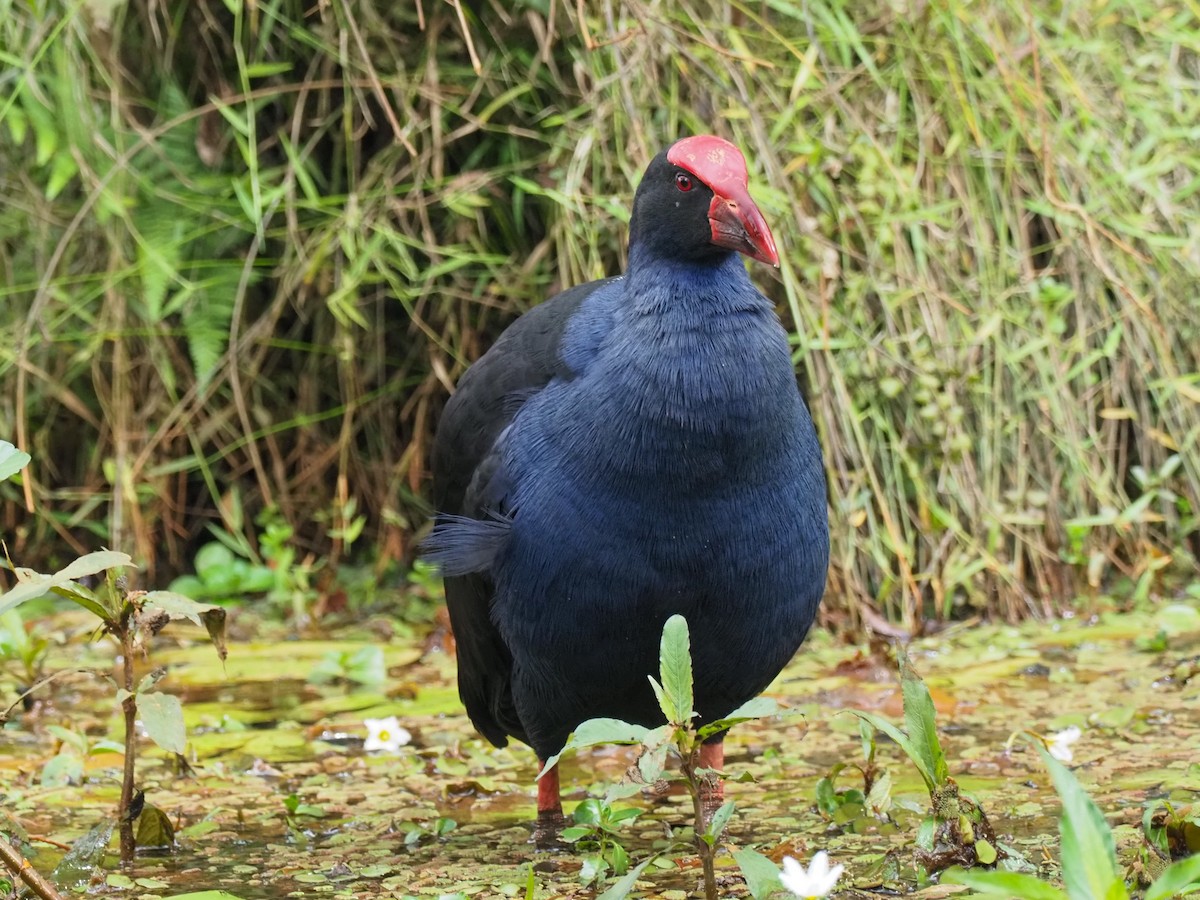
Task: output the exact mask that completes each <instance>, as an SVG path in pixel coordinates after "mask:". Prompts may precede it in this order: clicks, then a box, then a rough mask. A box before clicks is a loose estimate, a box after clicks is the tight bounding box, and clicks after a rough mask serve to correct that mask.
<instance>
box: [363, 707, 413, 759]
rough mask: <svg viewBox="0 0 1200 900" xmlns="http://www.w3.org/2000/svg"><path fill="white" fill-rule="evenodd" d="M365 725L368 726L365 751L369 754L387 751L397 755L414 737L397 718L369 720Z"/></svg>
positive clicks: (364, 745)
mask: <svg viewBox="0 0 1200 900" xmlns="http://www.w3.org/2000/svg"><path fill="white" fill-rule="evenodd" d="M363 724H365V725H366V726H367V739H366V741H364V742H363V749H364V750H366V751H367V752H370V751H372V750H385V751H387V752H388V753H396V752H398V751H399V750H400V748H401V747H403V746H404V745H405V744H407V743H408V742H409V741H411V740H412V735H411V734H409V733H408V730H407V729H405V728H404V727H402V726H401V725H400V720H399V719H397V718H396V717H395V716H388V717H387V718H386V719H367V720H366V722H364V723H363Z"/></svg>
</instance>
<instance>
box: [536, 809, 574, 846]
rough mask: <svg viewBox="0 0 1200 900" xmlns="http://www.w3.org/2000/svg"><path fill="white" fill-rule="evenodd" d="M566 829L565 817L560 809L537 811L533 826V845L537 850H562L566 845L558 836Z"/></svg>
mask: <svg viewBox="0 0 1200 900" xmlns="http://www.w3.org/2000/svg"><path fill="white" fill-rule="evenodd" d="M566 827H567V817H566V816H564V815H563V813H562V810H561V809H542V810H538V815H537V823H536V824H535V825H534V826H533V843H534V846H536V847H537V848H538V849H539V850H562V849H564V848H565V847H566V846H567V845H566V843H565V842H564V841H563V840H562V839H561V838H560V837H559V834H560V833H561V832H562V830H563V829H564V828H566Z"/></svg>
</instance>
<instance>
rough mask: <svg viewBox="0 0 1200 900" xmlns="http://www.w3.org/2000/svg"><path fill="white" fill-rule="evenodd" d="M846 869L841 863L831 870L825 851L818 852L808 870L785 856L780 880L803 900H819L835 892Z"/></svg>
mask: <svg viewBox="0 0 1200 900" xmlns="http://www.w3.org/2000/svg"><path fill="white" fill-rule="evenodd" d="M844 868H845V866H843V865H841V864H840V863H839V864H838V865H836V866H834V867H833V868H830V867H829V854H828V853H826V852H825V851H824V850H820V851H818V852H817V855H816V856H814V857H813V858H812V862H810V863H809V864H808V869H807V870H806V869H805V868H804V866H802V865H801V864H800V863H798V862H797V861H796V860H794V859H792V858H791V857H790V856H785V857H784V858H783V873H782V874H781V875H780V876H779V880H780V881H781V882H783V886H784V887H785V888H787V889H788V890H789V891H791V892H792V893H793V894H795V895H796V896H797V897H800V898H802V900H817V898H818V897H824V896H825V895H826V894H828V893H829V892H830V891H832V890H833V888H834V886H835V885H836V884H837V883H838V879H839V878H841V877H842V870H843V869H844Z"/></svg>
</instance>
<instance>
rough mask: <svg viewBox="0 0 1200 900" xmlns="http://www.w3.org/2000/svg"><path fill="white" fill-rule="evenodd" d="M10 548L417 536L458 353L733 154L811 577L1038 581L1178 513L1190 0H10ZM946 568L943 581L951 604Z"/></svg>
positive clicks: (1034, 598)
mask: <svg viewBox="0 0 1200 900" xmlns="http://www.w3.org/2000/svg"><path fill="white" fill-rule="evenodd" d="M0 65H2V66H3V69H2V71H0V83H2V84H3V86H4V87H3V90H2V91H0V189H2V191H3V197H4V202H3V204H0V298H2V300H0V436H7V437H10V438H11V439H13V440H14V441H15V442H16V443H17V444H18V446H20V447H22V448H23V449H25V450H28V451H29V452H30V453H31V454H32V455H33V458H34V462H33V464H32V466H31V467H30V468H29V469H28V470H27V471H26V476H25V479H24V481H23V483H20V484H16V483H12V482H10V483H8V484H6V485H4V486H2V487H0V531H2V532H3V535H4V537H5V540H6V541H7V543H8V547H9V550H10V552H11V553H12V554H13V558H14V560H16V561H18V562H20V563H21V564H25V565H41V566H43V567H53V564H54V562H55V560H56V558H59V559H61V558H63V557H67V556H70V555H72V554H75V553H78V552H81V551H83V550H87V549H94V548H95V547H97V546H99V545H102V544H103V545H108V546H112V547H119V548H121V549H125V550H128V551H130V552H131V553H133V555H134V556H135V557H137V558H139V559H140V560H142V561H143V562H144V563H145V564H147V565H148V566H149V572H148V575H149V577H150V578H154V577H156V570H158V571H161V572H168V571H174V570H178V569H182V568H186V567H187V566H188V564H189V561H190V557H191V554H192V553H194V551H195V548H196V543H197V540H198V538H200V537H201V536H202V533H203V529H204V526H205V525H207V524H215V525H217V526H218V527H220V528H223V529H226V530H231V531H238V532H248V533H252V532H253V531H254V524H253V521H252V518H253V514H254V513H256V512H257V511H260V510H262V509H265V508H272V509H275V510H277V511H278V512H277V515H278V516H279V517H282V518H283V519H285V520H286V521H288V522H290V523H292V524H293V525H294V526H295V527H296V528H297V533H298V538H299V540H300V541H301V542H302V544H303V546H304V547H306V548H308V549H310V550H312V551H313V552H316V553H320V554H329V555H331V556H332V558H333V559H334V560H335V561H336V559H337V558H338V557H339V555H340V554H342V553H343V550H344V548H343V547H342V546H341V543H340V539H339V538H338V537H337V535H338V534H339V528H341V527H342V526H344V525H345V524H346V522H347V521H348V520H349V519H351V518H352V517H353V516H354V515H355V514H365V515H366V517H367V522H368V529H367V532H366V533H367V535H368V536H369V537H370V538H372V539H373V542H374V547H375V548H376V549H377V550H378V553H379V554H380V555H381V556H383V557H384V558H407V556H408V554H410V553H411V548H412V543H411V542H412V540H413V537H414V534H415V533H416V532H417V531H418V530H419V529H420V527H421V526H422V523H423V521H424V517H425V515H426V513H427V510H426V508H425V506H424V504H423V502H422V500H421V498H420V494H421V490H422V486H423V483H424V479H425V476H426V467H427V462H426V449H427V447H428V443H429V439H430V436H431V434H432V432H433V429H434V427H435V424H436V420H437V415H438V411H439V410H440V408H441V406H442V403H443V402H444V399H445V397H446V395H447V392H448V391H449V389H450V387H451V386H452V384H453V383H454V381H455V380H456V378H457V376H458V375H459V374H460V373H461V372H462V370H463V369H464V368H465V367H466V365H468V364H469V362H470V361H471V360H472V359H474V358H476V357H477V356H478V355H479V354H480V353H481V352H482V351H483V350H484V349H486V347H487V346H488V345H489V342H490V341H491V340H492V339H493V338H494V337H495V335H496V334H497V333H498V332H499V330H500V329H501V328H503V326H504V325H505V324H506V323H507V322H509V321H511V319H512V318H513V317H514V316H515V315H517V314H519V313H520V312H522V311H523V310H525V309H528V308H529V307H530V306H531V305H533V304H535V303H536V302H538V301H539V300H540V299H543V298H544V297H546V296H548V295H549V294H550V293H552V292H553V291H555V290H557V289H559V288H560V287H562V286H565V285H569V284H572V283H575V282H577V281H580V280H583V279H589V278H595V277H598V276H601V275H604V274H608V273H611V272H613V271H615V270H616V269H617V268H618V267H619V266H620V264H621V259H622V254H623V252H624V250H623V240H624V238H623V236H624V230H625V223H626V221H627V217H628V202H629V198H630V197H631V195H632V191H633V187H634V186H635V184H636V182H637V179H638V177H639V175H640V171H641V169H642V167H643V166H644V164H645V163H646V161H647V160H648V159H649V158H650V157H651V156H652V155H653V154H654V153H655V152H656V151H657V150H658V149H659V148H661V147H662V146H664V145H665V144H666V143H668V142H670V141H671V140H673V139H674V138H676V137H677V136H679V135H682V134H685V133H691V132H698V131H715V132H718V133H721V134H723V135H726V136H728V137H730V138H731V139H733V140H734V141H736V142H737V143H738V144H739V145H740V146H742V147H743V149H744V150H745V151H746V153H747V156H748V157H749V159H750V160H751V165H752V168H753V169H754V175H753V182H754V184H753V188H754V192H755V195H756V197H758V198H759V200H760V201H761V206H762V208H763V210H764V213H765V214H766V216H767V218H768V220H769V221H770V222H771V223H772V227H773V229H774V231H775V235H776V238H777V241H778V243H779V246H780V247H781V248H782V250H783V255H784V257H785V261H784V264H783V267H782V269H781V270H780V271H779V273H778V274H774V273H771V272H769V271H767V270H766V269H765V268H763V267H757V268H756V270H755V277H756V279H757V280H758V282H759V283H760V284H761V285H762V286H763V287H764V290H766V291H767V292H768V293H769V295H770V296H772V297H773V298H774V299H776V300H777V301H778V304H779V309H780V312H781V315H782V316H783V318H784V320H785V322H786V323H787V324H788V325H789V327H791V328H792V329H793V330H794V336H795V345H796V360H797V367H798V371H799V372H800V374H801V376H802V380H803V382H804V383H805V385H806V386H807V391H808V395H809V397H810V402H811V405H812V407H813V411H814V414H815V417H816V419H817V421H818V425H819V428H820V430H821V432H822V437H823V441H824V444H825V447H826V449H827V460H828V467H829V476H830V502H831V509H830V511H831V521H832V525H833V533H834V562H835V565H834V572H833V575H832V591H831V595H830V596H831V606H830V607H829V610H830V612H831V613H832V614H833V615H835V616H838V615H842V614H847V616H846V617H845V618H843V621H845V622H847V623H849V624H851V625H852V624H855V623H856V622H858V621H860V620H861V618H862V617H863V616H865V615H868V614H869V611H870V610H877V611H881V612H883V613H884V614H885V615H887V616H889V617H891V618H893V619H896V620H898V621H901V622H903V623H904V624H905V625H908V626H912V625H913V624H914V623H915V622H916V620H917V619H919V618H920V617H922V616H929V615H932V616H950V615H958V614H962V613H964V612H969V611H971V610H973V609H978V610H984V609H986V610H987V611H988V612H990V613H993V614H999V615H1005V616H1010V617H1016V616H1020V615H1025V614H1030V613H1033V614H1040V613H1047V612H1052V611H1053V610H1054V609H1056V608H1057V607H1058V605H1059V604H1061V603H1063V602H1064V601H1070V600H1071V599H1073V598H1074V597H1075V595H1076V594H1077V593H1078V592H1080V591H1081V590H1088V589H1096V588H1100V587H1104V586H1108V585H1111V584H1112V583H1113V582H1114V580H1115V579H1118V578H1125V579H1128V580H1130V582H1131V583H1132V584H1135V585H1136V586H1137V590H1138V591H1139V592H1140V593H1142V594H1145V593H1148V592H1149V591H1151V590H1152V589H1153V588H1154V578H1156V577H1157V576H1156V575H1155V573H1156V572H1162V571H1166V570H1167V569H1168V563H1170V562H1172V561H1173V560H1179V559H1184V560H1186V559H1187V558H1188V557H1187V551H1188V546H1189V542H1190V546H1191V549H1192V550H1193V551H1194V550H1196V549H1197V538H1196V532H1197V529H1198V527H1200V519H1198V514H1197V509H1198V504H1200V454H1197V453H1196V443H1197V440H1198V436H1200V371H1198V370H1200V364H1198V363H1200V304H1198V302H1197V284H1200V202H1198V201H1197V196H1196V194H1197V190H1198V189H1200V153H1198V151H1197V149H1196V148H1197V145H1198V143H1197V139H1198V137H1200V131H1198V128H1200V126H1197V124H1196V123H1197V122H1200V6H1197V4H1196V3H1195V2H1194V0H1184V2H1182V3H1178V4H1171V5H1160V4H1158V3H1152V2H1149V0H1128V2H1118V0H1110V2H1100V3H1089V4H1083V3H1070V2H1064V3H1030V2H1018V0H944V2H933V0H927V2H921V0H890V2H886V0H867V2H850V0H795V2H791V0H769V2H766V3H750V2H742V3H732V4H727V3H707V2H693V3H686V2H683V3H668V2H633V0H598V2H592V0H589V2H580V3H562V2H550V0H545V2H539V0H526V2H518V3H513V4H510V3H500V2H484V0H477V2H474V3H466V4H463V5H459V3H457V2H452V3H445V2H433V0H407V2H401V3H398V4H385V3H376V2H370V0H329V2H324V3H317V4H313V3H302V2H298V0H265V2H263V0H258V2H246V0H224V2H216V0H196V2H187V3H183V2H180V3H172V2H165V3H150V4H143V3H126V2H124V0H83V2H64V0H0ZM964 607H965V608H964Z"/></svg>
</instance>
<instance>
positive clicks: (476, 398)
mask: <svg viewBox="0 0 1200 900" xmlns="http://www.w3.org/2000/svg"><path fill="white" fill-rule="evenodd" d="M613 280H614V279H611V278H610V279H605V280H602V281H593V282H589V283H588V284H583V285H579V286H578V287H574V288H571V289H570V290H567V291H564V292H563V293H561V294H558V295H557V296H555V297H553V298H552V299H550V300H547V301H546V302H545V303H543V304H541V305H540V306H537V307H535V308H534V309H532V310H530V311H529V312H527V313H526V314H525V315H523V316H521V318H519V319H518V320H517V321H516V322H514V323H513V324H512V325H511V326H509V328H508V329H507V330H506V331H505V332H504V333H503V334H502V335H501V336H500V338H499V339H498V340H497V341H496V343H495V344H494V345H493V346H492V348H491V349H490V350H488V352H487V353H485V354H484V355H483V356H482V357H480V358H479V360H478V361H477V362H476V363H475V364H474V365H473V366H471V368H470V369H468V370H467V372H466V374H465V375H463V377H462V379H461V380H460V381H459V383H458V388H457V390H456V391H455V393H454V396H453V397H451V398H450V401H449V402H448V403H447V404H446V409H445V411H444V412H443V413H442V417H441V421H440V422H439V424H438V431H437V436H436V437H435V439H434V444H433V456H432V463H433V500H434V504H435V506H436V509H437V518H436V520H435V525H434V532H433V534H432V535H431V537H430V538H429V539H428V540H427V541H426V542H425V548H424V555H425V557H426V558H427V559H430V560H431V561H433V562H436V563H437V564H438V565H439V566H440V567H441V569H442V572H443V575H445V576H446V577H445V581H446V606H447V608H448V609H449V612H450V624H451V627H452V628H453V629H454V636H455V641H456V644H457V648H458V687H459V695H460V696H461V698H462V701H463V705H464V706H466V708H467V714H468V715H469V716H470V717H471V721H472V722H473V723H474V725H475V727H476V728H478V729H479V731H480V733H481V734H483V736H484V737H486V738H487V739H488V740H489V741H491V742H492V743H493V744H496V745H497V746H504V744H505V743H506V742H507V740H506V738H507V735H513V736H515V737H517V738H518V739H521V740H524V734H523V733H522V729H521V725H520V720H519V719H518V717H517V715H516V711H515V709H514V708H513V704H512V691H511V687H510V678H511V674H512V654H511V653H510V652H509V650H508V648H507V647H506V646H505V644H504V641H503V639H502V638H501V636H500V632H499V631H498V630H497V628H496V626H495V624H494V623H493V622H492V618H491V601H492V594H493V591H494V588H493V584H492V579H491V574H490V572H489V569H490V567H491V562H492V560H493V559H494V558H495V555H496V553H497V551H498V550H499V548H500V547H502V546H503V544H504V541H505V539H506V538H507V534H508V521H509V520H508V519H507V518H506V515H507V513H508V510H507V509H506V504H505V495H506V494H507V477H506V474H505V473H504V472H503V469H502V466H501V464H500V454H499V452H498V449H499V446H500V445H501V443H502V441H503V435H504V432H505V430H506V429H507V428H508V427H509V426H510V425H511V424H512V422H513V420H514V419H515V418H516V417H517V415H518V414H519V412H520V410H521V407H522V406H524V404H525V402H526V401H527V400H528V399H529V398H530V397H532V396H534V395H535V394H537V393H538V392H539V391H541V390H542V389H543V388H544V387H546V385H548V384H549V383H550V382H551V381H553V380H554V379H555V378H572V377H574V375H575V374H576V371H575V368H574V366H575V365H578V363H577V361H572V363H568V361H566V360H565V359H564V356H563V352H562V350H563V347H562V345H563V338H564V334H565V332H566V330H567V326H568V323H569V322H570V320H571V318H572V317H573V316H574V315H575V314H576V313H577V312H578V311H579V307H580V305H581V304H582V303H583V302H584V300H586V299H587V298H588V297H589V296H590V295H592V294H593V293H594V292H595V291H596V290H597V289H598V288H600V287H603V286H604V285H606V284H609V283H611V282H612V281H613ZM576 355H577V356H578V354H576Z"/></svg>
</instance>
